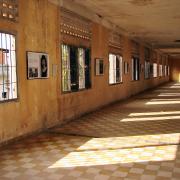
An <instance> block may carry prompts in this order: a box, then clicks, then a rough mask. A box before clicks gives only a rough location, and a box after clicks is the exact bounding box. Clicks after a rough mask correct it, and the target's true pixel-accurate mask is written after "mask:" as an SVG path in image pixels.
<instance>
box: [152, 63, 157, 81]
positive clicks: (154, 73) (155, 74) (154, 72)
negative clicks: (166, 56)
mask: <svg viewBox="0 0 180 180" xmlns="http://www.w3.org/2000/svg"><path fill="white" fill-rule="evenodd" d="M157 73H158V69H157V63H153V77H154V78H155V77H157Z"/></svg>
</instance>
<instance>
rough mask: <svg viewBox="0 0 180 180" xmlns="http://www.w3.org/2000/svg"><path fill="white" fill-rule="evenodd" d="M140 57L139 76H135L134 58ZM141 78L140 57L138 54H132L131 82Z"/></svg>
mask: <svg viewBox="0 0 180 180" xmlns="http://www.w3.org/2000/svg"><path fill="white" fill-rule="evenodd" d="M135 59H138V67H139V68H138V78H137V79H136V78H134V60H135ZM140 80H141V69H140V58H139V57H138V56H131V82H136V81H140Z"/></svg>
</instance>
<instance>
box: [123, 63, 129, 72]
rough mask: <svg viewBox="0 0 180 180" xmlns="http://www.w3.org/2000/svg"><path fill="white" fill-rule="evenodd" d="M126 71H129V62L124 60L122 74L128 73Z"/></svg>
mask: <svg viewBox="0 0 180 180" xmlns="http://www.w3.org/2000/svg"><path fill="white" fill-rule="evenodd" d="M128 73H129V63H128V62H124V74H128Z"/></svg>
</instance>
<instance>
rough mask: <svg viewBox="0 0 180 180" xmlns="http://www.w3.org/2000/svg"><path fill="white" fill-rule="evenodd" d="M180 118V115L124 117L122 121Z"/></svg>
mask: <svg viewBox="0 0 180 180" xmlns="http://www.w3.org/2000/svg"><path fill="white" fill-rule="evenodd" d="M169 119H180V116H162V117H154V116H153V117H136V118H132V117H131V118H124V119H122V120H120V122H132V121H136V122H138V121H157V120H169Z"/></svg>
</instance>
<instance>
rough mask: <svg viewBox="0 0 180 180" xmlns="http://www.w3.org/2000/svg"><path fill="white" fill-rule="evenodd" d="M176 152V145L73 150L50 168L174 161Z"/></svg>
mask: <svg viewBox="0 0 180 180" xmlns="http://www.w3.org/2000/svg"><path fill="white" fill-rule="evenodd" d="M176 152H177V146H176V145H173V146H160V147H158V148H157V150H154V149H153V148H152V147H145V148H130V149H117V150H96V151H83V152H71V153H69V154H68V155H67V156H65V157H64V158H62V159H60V160H59V161H56V162H55V163H54V164H53V165H51V166H49V167H48V168H63V167H64V168H66V167H79V166H83V167H87V166H97V165H110V164H121V163H123V164H127V163H140V162H147V161H151V162H152V161H155V162H156V161H157V162H159V161H173V160H175V158H176Z"/></svg>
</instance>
